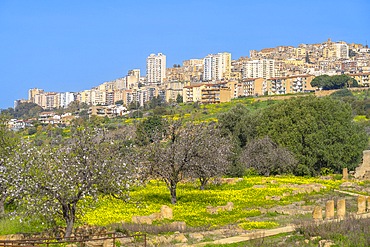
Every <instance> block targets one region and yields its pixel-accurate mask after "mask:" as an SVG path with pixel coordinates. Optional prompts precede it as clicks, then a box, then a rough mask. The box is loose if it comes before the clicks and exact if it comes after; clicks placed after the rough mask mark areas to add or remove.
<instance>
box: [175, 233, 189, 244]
mask: <svg viewBox="0 0 370 247" xmlns="http://www.w3.org/2000/svg"><path fill="white" fill-rule="evenodd" d="M174 240H175V241H176V242H180V243H186V242H188V239H187V238H186V237H185V235H184V234H182V233H181V234H179V235H177V236H176V237H175V238H174Z"/></svg>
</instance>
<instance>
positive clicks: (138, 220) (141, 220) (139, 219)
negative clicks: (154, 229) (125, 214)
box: [132, 216, 152, 225]
mask: <svg viewBox="0 0 370 247" xmlns="http://www.w3.org/2000/svg"><path fill="white" fill-rule="evenodd" d="M132 223H135V224H147V225H151V224H152V219H151V218H150V217H149V216H132Z"/></svg>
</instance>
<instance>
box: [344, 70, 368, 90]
mask: <svg viewBox="0 0 370 247" xmlns="http://www.w3.org/2000/svg"><path fill="white" fill-rule="evenodd" d="M347 75H348V76H350V77H351V78H353V79H355V80H356V81H357V83H358V85H359V86H361V87H370V81H369V79H370V72H365V73H355V74H347Z"/></svg>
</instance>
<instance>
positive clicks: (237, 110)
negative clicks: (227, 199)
mask: <svg viewBox="0 0 370 247" xmlns="http://www.w3.org/2000/svg"><path fill="white" fill-rule="evenodd" d="M258 121H259V113H258V112H255V113H252V112H250V110H249V109H248V108H247V107H246V106H245V105H242V104H237V105H236V106H234V107H233V108H231V109H230V110H229V111H228V112H225V113H222V114H220V116H219V118H218V123H219V126H220V128H221V130H222V133H223V135H224V136H228V135H230V136H231V137H232V139H233V141H234V147H233V157H232V163H231V165H230V166H229V167H228V170H227V175H229V176H233V177H234V176H238V177H241V176H243V175H244V172H245V166H244V164H242V163H240V159H239V155H240V153H241V151H242V148H243V147H244V146H245V145H246V144H247V143H248V142H249V141H251V140H253V139H254V138H256V137H257V126H258Z"/></svg>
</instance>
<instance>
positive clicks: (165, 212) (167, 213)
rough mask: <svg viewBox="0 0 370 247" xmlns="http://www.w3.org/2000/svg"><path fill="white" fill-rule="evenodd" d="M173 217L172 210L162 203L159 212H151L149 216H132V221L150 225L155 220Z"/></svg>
mask: <svg viewBox="0 0 370 247" xmlns="http://www.w3.org/2000/svg"><path fill="white" fill-rule="evenodd" d="M172 218H173V211H172V208H170V207H169V206H167V205H163V206H162V207H161V211H160V212H156V213H152V214H151V215H149V216H132V223H135V224H147V225H151V224H152V223H153V221H155V220H163V219H170V220H172Z"/></svg>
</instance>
